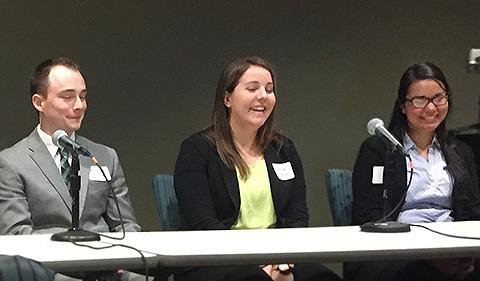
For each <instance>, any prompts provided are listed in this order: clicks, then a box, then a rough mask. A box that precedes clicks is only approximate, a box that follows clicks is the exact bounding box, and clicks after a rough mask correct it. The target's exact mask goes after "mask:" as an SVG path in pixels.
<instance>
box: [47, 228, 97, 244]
mask: <svg viewBox="0 0 480 281" xmlns="http://www.w3.org/2000/svg"><path fill="white" fill-rule="evenodd" d="M50 239H51V240H52V241H63V242H86V241H100V235H99V234H98V233H95V232H91V231H88V230H83V229H69V230H67V231H64V232H60V233H55V234H53V235H52V237H51V238H50Z"/></svg>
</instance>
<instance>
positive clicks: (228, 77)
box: [204, 56, 278, 178]
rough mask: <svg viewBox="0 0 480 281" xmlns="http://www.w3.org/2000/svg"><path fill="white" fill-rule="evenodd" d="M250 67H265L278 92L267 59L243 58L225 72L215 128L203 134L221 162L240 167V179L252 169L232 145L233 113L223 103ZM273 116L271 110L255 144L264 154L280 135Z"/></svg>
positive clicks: (214, 117) (214, 116) (218, 92)
mask: <svg viewBox="0 0 480 281" xmlns="http://www.w3.org/2000/svg"><path fill="white" fill-rule="evenodd" d="M251 66H259V67H262V68H264V69H266V70H268V72H270V75H271V76H272V81H273V85H274V92H275V85H276V83H275V72H274V70H273V67H272V66H271V64H270V63H269V62H267V61H266V60H264V59H262V58H259V57H255V56H253V57H243V58H238V59H236V60H234V61H232V62H230V63H229V64H228V65H227V66H226V67H225V68H224V70H223V71H222V74H221V75H220V79H219V81H218V84H217V90H216V94H215V102H214V105H213V112H212V125H211V126H210V127H209V128H208V129H206V130H205V131H204V134H205V135H206V136H207V138H208V139H209V141H210V142H211V143H212V144H214V145H215V146H216V149H217V151H218V154H219V155H220V158H221V159H222V161H223V162H224V163H225V164H226V165H227V166H228V167H230V168H232V169H234V168H235V166H236V167H238V170H239V171H240V176H241V177H242V178H247V177H248V174H249V169H248V165H247V163H245V161H244V160H243V158H242V157H241V155H240V153H239V152H238V150H237V148H236V147H235V144H234V142H233V136H232V128H231V127H230V110H229V108H227V107H226V106H225V104H224V98H225V96H226V95H229V94H231V93H232V92H233V90H234V89H235V87H236V86H237V85H238V81H239V80H240V78H241V77H242V75H243V74H244V73H245V71H247V69H248V68H250V67H251ZM274 113H275V108H274V109H273V110H272V112H271V114H270V116H269V117H268V118H267V120H266V121H265V123H264V124H263V125H262V126H261V127H260V128H259V129H258V132H257V136H256V138H255V144H256V145H258V147H259V148H260V149H261V151H262V152H264V151H265V149H266V148H267V147H268V145H269V144H270V143H271V142H272V141H278V133H277V132H276V130H275V128H274Z"/></svg>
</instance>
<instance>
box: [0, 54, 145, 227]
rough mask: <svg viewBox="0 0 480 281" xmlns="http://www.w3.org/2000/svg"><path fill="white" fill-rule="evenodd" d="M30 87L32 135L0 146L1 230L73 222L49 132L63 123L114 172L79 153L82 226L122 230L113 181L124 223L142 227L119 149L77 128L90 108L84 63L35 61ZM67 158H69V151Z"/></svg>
mask: <svg viewBox="0 0 480 281" xmlns="http://www.w3.org/2000/svg"><path fill="white" fill-rule="evenodd" d="M30 87H31V99H32V104H33V106H34V107H35V109H36V110H37V111H38V113H39V124H38V126H37V127H36V128H35V129H34V130H33V132H32V133H31V134H30V135H29V136H27V137H26V138H24V139H22V140H21V141H19V142H18V143H16V144H15V145H13V146H12V147H10V148H7V149H5V150H3V151H1V152H0V214H2V218H1V219H0V234H33V233H56V232H61V231H65V230H67V229H69V228H70V227H71V221H72V220H71V219H72V216H71V212H72V199H71V196H70V194H69V189H68V188H69V187H68V186H67V185H68V181H67V182H66V181H65V180H64V178H63V177H62V174H61V172H60V170H61V167H60V158H61V156H60V155H59V149H58V147H56V146H55V145H54V144H53V142H52V137H51V136H52V134H53V133H54V132H55V131H56V130H59V129H60V130H64V131H65V132H67V134H68V135H69V137H70V138H72V139H74V140H76V142H78V143H79V144H80V145H81V146H83V147H84V148H86V149H88V150H89V151H90V152H91V153H92V154H93V155H94V156H95V157H96V159H97V160H98V162H99V163H100V165H101V166H102V170H104V171H105V172H106V174H107V177H110V178H111V181H110V183H109V182H107V181H106V180H105V179H104V177H103V176H102V173H101V171H100V169H99V168H98V167H96V166H95V165H94V164H93V162H91V160H90V158H88V157H84V156H79V162H80V176H81V188H80V196H79V198H80V200H79V201H80V202H79V226H80V228H83V229H85V230H90V231H95V232H109V231H112V232H113V231H121V225H120V219H119V214H118V212H117V209H116V205H115V201H114V198H113V195H112V194H111V189H110V185H111V188H112V189H113V190H114V192H115V194H116V196H117V198H118V204H119V207H120V210H121V215H122V217H123V220H124V223H125V229H126V230H127V231H140V230H141V228H140V226H139V225H138V224H137V222H136V219H135V214H134V210H133V207H132V204H131V202H130V199H129V195H128V188H127V185H126V181H125V176H124V174H123V171H122V167H121V166H120V162H119V159H118V156H117V154H116V152H115V150H113V149H112V148H110V147H107V146H104V145H101V144H98V143H95V142H92V141H90V140H88V139H86V138H84V137H81V136H79V135H78V134H77V133H76V132H77V130H78V129H80V126H81V124H82V120H83V117H84V115H85V111H86V109H87V87H86V83H85V80H84V78H83V76H82V73H81V72H80V67H79V66H78V65H77V64H76V63H75V62H73V61H72V60H70V59H68V58H53V59H49V60H46V61H44V62H42V63H41V64H39V65H38V66H37V67H36V69H35V71H34V73H33V75H32V78H31V81H30ZM65 159H67V158H65ZM68 161H70V164H71V157H70V158H69V160H68ZM64 162H65V161H64Z"/></svg>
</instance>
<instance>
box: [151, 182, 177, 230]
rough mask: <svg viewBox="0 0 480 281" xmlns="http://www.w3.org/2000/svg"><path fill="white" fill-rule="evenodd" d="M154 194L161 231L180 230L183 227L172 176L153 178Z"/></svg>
mask: <svg viewBox="0 0 480 281" xmlns="http://www.w3.org/2000/svg"><path fill="white" fill-rule="evenodd" d="M153 193H154V195H155V202H156V203H157V211H158V215H159V217H160V230H179V229H180V228H181V225H182V221H181V215H180V208H179V207H178V201H177V196H176V195H175V189H174V188H173V176H172V175H156V176H154V177H153Z"/></svg>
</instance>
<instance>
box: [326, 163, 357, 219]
mask: <svg viewBox="0 0 480 281" xmlns="http://www.w3.org/2000/svg"><path fill="white" fill-rule="evenodd" d="M325 184H326V186H327V194H328V202H329V203H330V211H331V212H332V218H333V224H334V225H349V224H350V223H351V221H352V201H353V195H352V171H350V170H345V169H328V170H327V172H326V173H325Z"/></svg>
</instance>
